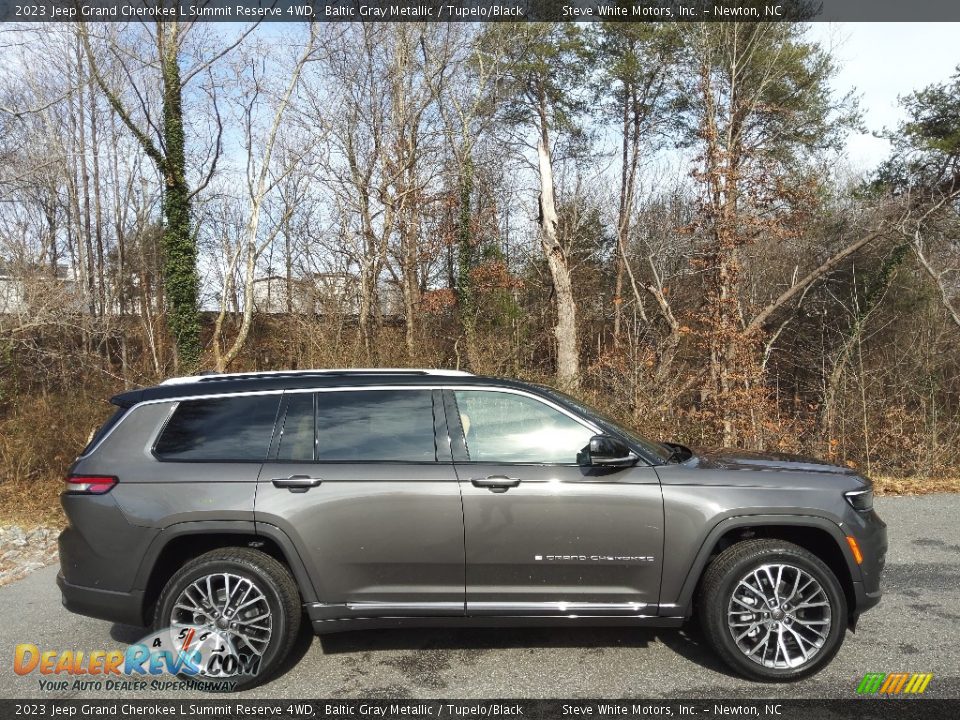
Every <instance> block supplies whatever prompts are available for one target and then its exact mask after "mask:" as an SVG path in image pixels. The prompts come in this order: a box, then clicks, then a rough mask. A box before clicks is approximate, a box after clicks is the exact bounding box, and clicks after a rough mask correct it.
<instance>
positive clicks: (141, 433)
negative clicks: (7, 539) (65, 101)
mask: <svg viewBox="0 0 960 720" xmlns="http://www.w3.org/2000/svg"><path fill="white" fill-rule="evenodd" d="M112 402H113V403H114V404H115V405H116V406H118V409H117V411H116V413H115V414H114V415H113V417H112V418H111V419H110V420H109V421H108V422H107V423H106V424H105V425H104V426H103V428H101V429H100V431H99V432H98V433H97V434H96V435H95V436H94V437H93V439H92V440H91V442H90V444H89V445H88V446H87V448H86V449H85V450H84V451H83V454H82V455H81V456H80V457H79V458H78V459H77V461H76V463H75V464H74V465H73V467H72V468H71V470H70V475H69V478H68V480H67V489H66V492H65V493H64V494H63V497H62V501H63V507H64V510H65V511H66V515H67V517H68V519H69V526H68V527H67V529H66V530H64V531H63V533H62V535H61V536H60V564H61V572H60V574H59V576H58V578H57V583H58V585H59V586H60V589H61V591H62V594H63V602H64V605H65V606H66V607H67V608H68V609H70V610H72V611H74V612H77V613H81V614H85V615H91V616H93V617H98V618H104V619H108V620H112V621H115V622H122V623H128V624H134V625H152V626H153V628H154V630H156V631H159V630H161V629H164V628H172V629H174V630H176V629H178V628H179V629H180V633H179V635H178V636H179V637H183V635H184V633H185V632H186V630H185V628H190V629H191V632H193V631H200V632H203V633H205V634H206V633H209V632H216V633H218V637H219V638H226V639H228V640H229V641H230V642H231V643H232V645H233V647H234V648H235V649H237V651H238V652H240V653H241V655H243V656H244V657H247V658H248V659H249V658H253V659H255V660H256V665H257V673H256V675H255V676H254V675H252V674H251V675H249V676H247V677H245V678H244V679H243V681H242V682H243V684H245V685H252V684H254V683H256V682H261V681H263V680H264V679H265V678H267V677H269V676H270V674H271V672H273V671H275V670H276V669H277V666H278V665H279V664H280V663H281V662H282V661H283V658H284V656H285V655H287V653H288V651H289V650H290V648H291V645H292V644H293V641H294V639H295V637H296V635H297V633H298V630H299V628H300V626H301V623H302V622H309V623H310V625H311V626H312V628H313V630H314V631H315V632H317V633H325V632H331V631H338V630H350V629H355V628H393V627H399V626H404V625H437V624H442V625H471V626H500V625H523V626H532V625H569V624H571V623H580V624H588V625H590V624H593V625H620V626H638V627H679V626H681V625H683V624H684V623H685V622H687V621H689V620H690V619H691V618H692V617H694V616H696V617H697V618H698V619H699V621H700V623H701V626H702V629H703V632H704V634H705V635H706V637H707V639H708V640H709V642H710V643H711V645H712V646H713V647H714V648H715V649H716V652H717V653H718V654H719V655H720V657H722V658H723V660H725V661H726V662H727V663H728V664H729V665H730V666H731V667H732V668H734V669H735V670H736V671H738V672H739V673H741V674H743V675H745V676H747V677H749V678H754V679H758V680H777V681H782V680H794V679H797V678H801V677H804V676H807V675H810V674H812V673H814V672H816V671H817V670H819V669H820V668H822V667H823V666H824V665H825V664H827V663H828V662H829V661H830V659H831V658H832V657H833V656H834V654H835V653H836V652H837V650H838V649H839V647H840V644H841V642H842V641H843V638H844V635H845V633H846V631H847V629H848V628H851V629H852V628H853V627H854V626H855V624H856V621H857V618H858V616H859V615H860V613H862V612H863V611H864V610H866V609H868V608H870V607H872V606H873V605H875V604H876V603H877V602H878V601H879V600H880V574H881V571H882V569H883V565H884V556H885V553H886V549H887V536H886V526H885V525H884V523H883V522H882V521H881V520H880V518H879V517H878V516H877V514H876V513H875V512H874V510H873V493H872V489H871V484H870V481H869V480H867V479H866V478H864V477H862V476H861V475H859V474H858V473H857V472H855V471H854V470H850V469H848V468H843V467H837V466H834V465H829V464H827V463H824V462H819V461H816V460H809V459H804V458H798V457H792V456H784V455H775V454H763V455H761V454H754V453H746V452H699V451H697V452H694V451H692V450H690V449H689V448H687V447H684V446H683V445H679V444H676V443H657V442H652V441H650V440H647V439H644V438H642V437H639V436H637V435H635V434H633V433H631V432H630V431H628V430H626V429H624V428H623V427H621V426H619V425H618V424H616V423H615V422H613V421H611V420H609V419H608V418H606V417H604V415H603V414H601V413H599V412H597V411H596V410H593V409H591V408H589V407H586V406H585V405H583V404H582V403H580V402H579V401H577V400H575V399H573V398H571V397H569V396H567V395H564V394H562V393H560V392H558V391H556V390H553V389H551V388H549V387H545V386H541V385H534V384H530V383H525V382H519V381H515V380H504V379H499V378H490V377H479V376H474V375H470V374H468V373H464V372H457V371H444V370H310V371H297V372H277V373H250V374H241V375H229V374H211V375H201V376H195V377H187V378H174V379H172V380H168V381H166V382H164V383H162V384H160V385H158V386H156V387H151V388H146V389H142V390H134V391H130V392H125V393H122V394H120V395H117V396H116V397H114V398H113V400H112ZM191 637H193V635H191Z"/></svg>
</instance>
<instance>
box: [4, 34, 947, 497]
mask: <svg viewBox="0 0 960 720" xmlns="http://www.w3.org/2000/svg"><path fill="white" fill-rule="evenodd" d="M0 52H2V60H3V62H2V63H0V64H2V66H3V70H2V72H0V372H2V375H0V378H2V379H0V433H2V439H3V441H2V443H0V467H2V473H3V474H4V482H5V484H6V485H7V486H13V487H27V488H32V487H38V485H36V481H38V480H40V481H43V483H51V482H54V481H55V480H56V478H58V477H59V476H61V475H62V473H63V470H64V468H65V467H66V466H67V465H68V464H69V462H70V460H71V459H72V457H73V456H74V455H75V454H76V453H77V451H78V450H79V449H80V447H82V444H83V442H84V440H85V439H86V437H87V435H88V434H89V432H90V430H91V429H92V428H93V427H94V426H96V425H97V424H98V423H99V422H100V421H101V420H102V418H103V417H105V415H106V414H108V413H109V411H110V409H109V406H108V405H107V404H106V403H105V398H106V397H108V396H109V395H110V394H111V393H113V392H114V391H118V390H121V389H123V388H128V387H134V386H137V385H143V384H151V383H154V382H156V381H157V380H158V379H161V378H164V377H168V376H170V375H171V374H186V373H191V372H195V371H198V370H203V369H218V370H227V371H241V370H265V369H278V368H308V367H344V366H428V367H457V368H461V369H466V370H470V371H473V372H476V373H485V374H493V375H507V376H513V377H520V378H526V379H532V380H538V381H545V382H549V383H551V384H553V385H556V386H558V387H562V388H565V389H566V390H568V391H570V392H572V393H574V394H576V395H578V396H580V397H582V398H584V399H586V400H587V401H589V402H592V403H594V404H597V405H598V406H601V407H603V408H605V409H606V410H608V411H609V412H610V414H612V415H614V416H617V417H618V418H619V419H621V420H622V421H624V422H626V423H628V424H630V425H632V426H633V427H634V428H635V429H637V430H638V431H639V432H641V433H642V434H645V435H647V436H650V437H652V438H670V439H674V440H677V441H680V442H685V443H688V444H692V445H699V446H711V445H714V446H715V445H728V446H741V447H745V448H764V449H782V450H785V451H805V452H808V453H812V454H816V455H819V456H823V457H826V458H829V459H831V460H833V461H836V462H846V463H849V464H853V465H856V466H858V467H862V468H863V470H864V472H867V473H874V474H876V473H883V474H892V475H897V476H923V477H938V476H940V477H942V476H947V475H950V474H954V475H955V474H956V470H957V468H958V466H960V372H958V370H960V367H958V366H960V353H958V350H957V345H958V341H960V217H958V210H960V164H958V161H960V71H958V75H956V76H954V77H952V78H944V79H943V82H942V83H940V84H935V85H932V86H930V87H925V88H917V90H916V92H915V93H913V94H911V95H909V96H908V97H905V98H902V104H903V109H904V115H905V117H906V120H905V121H904V122H903V123H902V124H901V125H900V126H899V127H896V128H890V129H889V130H888V131H887V132H886V134H887V137H888V138H889V140H890V141H891V148H892V151H891V154H890V157H889V158H888V159H887V160H886V161H885V162H883V163H882V164H881V165H880V166H879V167H877V168H875V169H873V170H872V171H870V172H867V173H863V172H861V173H855V172H852V171H850V170H848V169H847V167H846V164H845V162H844V154H843V147H844V141H845V137H846V134H847V133H848V132H849V131H851V130H854V129H857V128H859V127H860V123H861V115H860V109H859V108H858V106H857V102H856V98H855V96H854V95H853V94H850V95H846V96H842V95H838V94H837V92H836V90H835V88H832V87H831V82H832V81H833V79H834V77H835V72H836V67H835V63H834V59H833V58H832V57H831V54H830V52H829V51H828V50H827V49H826V48H824V47H822V46H820V45H819V44H818V43H816V42H814V41H813V40H812V39H811V36H810V33H809V28H808V27H807V26H805V25H801V24H794V23H775V24H764V23H748V24H738V23H724V24H720V23H714V24H662V25H660V24H640V23H638V24H629V23H624V24H613V23H611V24H606V23H596V24H591V25H573V24H534V23H530V24H516V25H514V24H491V25H483V24H417V23H397V24H375V23H364V24H335V25H313V26H311V25H307V24H299V25H294V24H289V25H265V26H237V25H228V26H224V25H209V24H203V23H197V24H183V23H180V24H177V23H163V24H155V25H149V24H148V25H144V24H139V23H131V24H90V25H86V24H75V25H69V24H59V25H43V26H37V27H30V26H25V25H16V26H8V27H6V28H2V29H0Z"/></svg>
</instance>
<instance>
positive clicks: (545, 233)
mask: <svg viewBox="0 0 960 720" xmlns="http://www.w3.org/2000/svg"><path fill="white" fill-rule="evenodd" d="M537 156H538V159H539V165H540V243H541V245H542V247H543V254H544V255H545V256H546V258H547V267H548V268H549V269H550V278H551V280H552V281H553V289H554V293H555V294H556V300H557V324H556V326H555V327H554V335H555V336H556V338H557V382H558V383H559V384H560V386H561V387H562V388H564V389H566V390H576V389H577V388H578V387H579V385H580V357H579V353H578V346H579V343H578V341H577V311H576V304H575V303H574V299H573V283H572V282H571V279H570V266H569V263H568V262H567V255H566V253H565V252H564V250H563V247H562V246H561V245H560V242H559V241H558V239H557V219H558V218H557V208H556V200H555V198H554V187H553V163H552V161H551V159H550V136H549V133H548V130H547V125H546V119H545V117H544V116H543V115H541V126H540V139H539V141H538V143H537Z"/></svg>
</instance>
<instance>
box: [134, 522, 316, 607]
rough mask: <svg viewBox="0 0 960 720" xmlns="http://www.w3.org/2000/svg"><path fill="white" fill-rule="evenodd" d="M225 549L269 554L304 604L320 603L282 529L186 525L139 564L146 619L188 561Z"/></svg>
mask: <svg viewBox="0 0 960 720" xmlns="http://www.w3.org/2000/svg"><path fill="white" fill-rule="evenodd" d="M224 547H249V548H253V549H256V550H260V551H261V552H264V553H266V554H267V555H270V556H271V557H273V558H274V559H276V560H278V561H279V562H281V563H283V564H284V565H285V566H286V567H287V568H288V569H289V570H290V573H291V574H292V575H293V578H294V581H295V582H296V584H297V587H298V589H299V591H300V597H301V600H302V602H304V603H313V602H317V597H316V592H315V590H314V587H313V584H312V583H311V582H310V578H309V575H308V574H307V571H306V568H305V567H304V564H303V561H302V560H301V558H300V555H299V553H298V552H297V550H296V548H295V547H294V545H293V543H292V542H291V541H290V539H289V538H288V537H287V536H286V534H285V533H284V532H283V531H282V530H280V529H279V528H277V527H275V526H273V525H264V524H263V523H256V524H254V523H253V522H252V521H235V522H219V521H209V522H207V521H204V522H184V523H177V524H175V525H170V526H168V527H166V528H164V529H163V531H161V532H160V534H159V535H157V537H156V539H155V540H154V541H153V543H151V545H150V547H149V548H148V550H147V553H146V555H145V556H144V558H143V561H142V562H141V564H140V570H139V572H138V573H137V579H136V585H135V586H136V587H137V588H139V589H142V590H143V591H144V595H143V607H142V615H143V617H144V618H145V619H146V618H149V617H151V615H152V613H153V606H154V605H155V603H156V601H157V599H158V598H159V597H160V592H161V591H162V589H163V586H164V585H165V584H166V583H167V581H168V580H169V579H170V578H171V577H172V576H173V574H174V573H175V572H176V571H177V570H178V569H179V568H180V567H182V566H183V564H184V563H185V562H187V561H189V560H191V559H192V558H194V557H197V556H198V555H202V554H203V553H205V552H208V551H210V550H215V549H217V548H224Z"/></svg>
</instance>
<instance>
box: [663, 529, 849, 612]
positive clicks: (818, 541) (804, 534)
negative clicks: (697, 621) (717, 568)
mask: <svg viewBox="0 0 960 720" xmlns="http://www.w3.org/2000/svg"><path fill="white" fill-rule="evenodd" d="M756 538H769V539H776V540H785V541H787V542H792V543H794V544H795V545H799V546H800V547H802V548H804V549H806V550H809V551H810V552H811V553H813V554H814V555H816V556H817V557H819V558H820V559H821V560H823V562H824V563H826V565H827V567H829V568H830V570H831V572H833V574H834V575H835V576H836V578H837V580H838V581H839V583H840V586H841V587H842V588H843V594H844V596H845V598H846V601H847V608H848V612H849V613H850V614H851V615H853V614H855V613H856V607H857V596H856V589H855V585H854V583H855V582H858V581H859V580H860V568H859V566H858V565H857V564H856V561H855V560H854V559H853V555H852V553H851V552H850V548H849V546H848V545H847V543H846V540H845V537H844V535H843V532H842V530H841V529H840V527H839V526H838V525H837V524H836V523H834V522H832V521H831V520H828V519H826V518H821V517H817V516H815V515H742V516H737V517H731V518H727V519H725V520H722V521H721V522H719V523H717V525H716V526H714V528H713V529H712V530H711V531H710V533H709V534H708V535H707V537H706V539H705V540H704V542H703V544H702V545H701V547H700V550H699V551H698V552H697V555H696V557H695V559H694V562H693V565H692V566H691V568H690V570H689V571H688V573H687V577H686V580H685V581H684V583H683V585H682V587H681V590H680V595H679V597H678V599H677V605H678V606H679V607H680V608H682V609H683V614H684V616H686V617H689V616H690V615H691V614H692V612H693V598H694V597H695V593H696V591H697V588H698V587H699V585H700V582H701V580H702V578H703V575H704V573H705V572H706V569H707V567H708V566H709V565H710V562H711V561H712V560H713V558H714V557H716V556H717V555H718V554H720V553H721V552H723V551H724V550H725V549H727V548H728V547H730V546H731V545H734V544H736V543H738V542H742V541H744V540H752V539H756Z"/></svg>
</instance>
